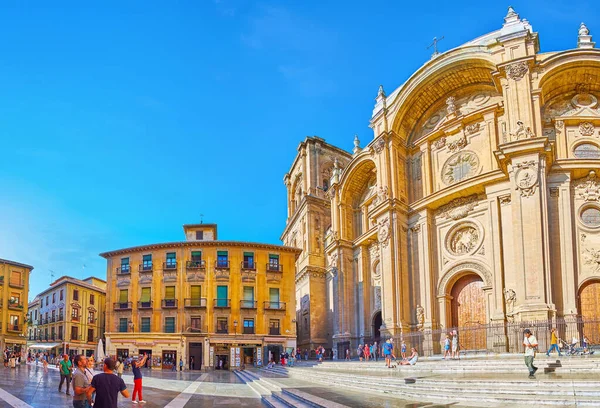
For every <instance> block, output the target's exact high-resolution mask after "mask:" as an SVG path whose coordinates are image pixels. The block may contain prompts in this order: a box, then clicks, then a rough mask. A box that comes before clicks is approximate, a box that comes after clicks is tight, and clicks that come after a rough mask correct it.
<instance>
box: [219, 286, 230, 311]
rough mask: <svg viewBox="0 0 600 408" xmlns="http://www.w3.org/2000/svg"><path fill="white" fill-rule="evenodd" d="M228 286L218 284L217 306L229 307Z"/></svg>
mask: <svg viewBox="0 0 600 408" xmlns="http://www.w3.org/2000/svg"><path fill="white" fill-rule="evenodd" d="M227 291H228V288H227V286H217V307H227V300H228V297H227V294H228V293H227Z"/></svg>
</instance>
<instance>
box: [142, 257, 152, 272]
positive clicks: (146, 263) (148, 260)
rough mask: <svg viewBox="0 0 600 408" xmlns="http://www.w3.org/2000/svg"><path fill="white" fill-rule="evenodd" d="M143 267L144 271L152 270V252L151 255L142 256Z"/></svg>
mask: <svg viewBox="0 0 600 408" xmlns="http://www.w3.org/2000/svg"><path fill="white" fill-rule="evenodd" d="M142 269H143V270H144V271H151V270H152V254H150V255H144V256H143V257H142Z"/></svg>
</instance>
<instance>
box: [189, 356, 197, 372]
mask: <svg viewBox="0 0 600 408" xmlns="http://www.w3.org/2000/svg"><path fill="white" fill-rule="evenodd" d="M195 369H196V363H195V361H194V356H191V357H190V370H195Z"/></svg>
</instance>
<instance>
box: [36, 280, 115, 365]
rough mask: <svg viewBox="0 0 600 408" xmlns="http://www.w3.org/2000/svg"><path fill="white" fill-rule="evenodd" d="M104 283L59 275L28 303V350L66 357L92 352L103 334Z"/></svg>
mask: <svg viewBox="0 0 600 408" xmlns="http://www.w3.org/2000/svg"><path fill="white" fill-rule="evenodd" d="M105 306H106V281H104V280H102V279H99V278H96V277H89V278H86V279H83V280H81V279H76V278H72V277H70V276H62V277H60V278H58V279H57V280H56V281H54V282H52V283H51V284H50V287H49V288H48V289H46V290H44V291H43V292H41V293H40V294H38V295H37V296H36V298H35V299H34V300H33V301H32V302H31V303H30V307H31V311H30V313H29V321H30V322H31V328H30V330H29V331H28V333H27V335H28V337H27V339H28V346H29V349H30V350H32V351H48V352H49V353H51V354H55V355H58V354H61V353H67V354H69V355H76V354H85V355H86V356H90V355H92V354H95V353H96V348H97V345H98V340H99V339H101V338H103V335H104V319H105V314H106V313H105Z"/></svg>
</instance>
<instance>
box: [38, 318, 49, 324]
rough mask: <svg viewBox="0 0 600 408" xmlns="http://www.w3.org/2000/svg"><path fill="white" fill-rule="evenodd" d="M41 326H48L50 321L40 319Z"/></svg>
mask: <svg viewBox="0 0 600 408" xmlns="http://www.w3.org/2000/svg"><path fill="white" fill-rule="evenodd" d="M40 324H48V319H40Z"/></svg>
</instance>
